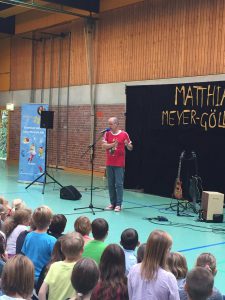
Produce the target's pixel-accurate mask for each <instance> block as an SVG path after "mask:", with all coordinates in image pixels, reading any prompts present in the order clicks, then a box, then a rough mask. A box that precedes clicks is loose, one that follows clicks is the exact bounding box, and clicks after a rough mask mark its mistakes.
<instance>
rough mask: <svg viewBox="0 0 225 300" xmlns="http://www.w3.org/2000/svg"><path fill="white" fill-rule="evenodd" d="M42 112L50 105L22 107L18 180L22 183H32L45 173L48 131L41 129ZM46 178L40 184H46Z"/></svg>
mask: <svg viewBox="0 0 225 300" xmlns="http://www.w3.org/2000/svg"><path fill="white" fill-rule="evenodd" d="M42 110H48V105H47V104H23V105H22V110H21V134H20V156H19V178H18V181H20V182H32V181H33V180H35V179H36V178H38V176H40V175H41V174H43V173H44V171H45V150H46V129H45V128H40V122H41V111H42ZM44 177H45V176H42V177H41V178H40V179H39V180H38V182H44Z"/></svg>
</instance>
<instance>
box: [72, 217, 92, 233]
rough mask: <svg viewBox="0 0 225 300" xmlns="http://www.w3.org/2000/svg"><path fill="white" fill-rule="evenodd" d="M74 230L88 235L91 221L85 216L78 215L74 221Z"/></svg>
mask: <svg viewBox="0 0 225 300" xmlns="http://www.w3.org/2000/svg"><path fill="white" fill-rule="evenodd" d="M74 230H75V231H76V232H79V233H80V234H81V235H83V236H84V235H89V233H90V232H91V221H90V220H89V219H88V218H87V217H85V216H80V217H79V218H77V219H76V221H75V223H74Z"/></svg>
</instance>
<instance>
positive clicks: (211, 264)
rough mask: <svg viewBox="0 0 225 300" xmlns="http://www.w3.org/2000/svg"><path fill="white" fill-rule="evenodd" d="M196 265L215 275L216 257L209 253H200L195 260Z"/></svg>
mask: <svg viewBox="0 0 225 300" xmlns="http://www.w3.org/2000/svg"><path fill="white" fill-rule="evenodd" d="M196 267H203V268H206V269H208V270H209V271H210V272H212V274H213V276H215V275H216V273H217V269H216V258H215V256H214V255H212V254H211V253H202V254H200V255H199V257H198V258H197V261H196Z"/></svg>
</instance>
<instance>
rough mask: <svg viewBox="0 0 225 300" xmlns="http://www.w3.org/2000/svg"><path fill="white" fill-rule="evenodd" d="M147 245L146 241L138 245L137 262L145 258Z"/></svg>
mask: <svg viewBox="0 0 225 300" xmlns="http://www.w3.org/2000/svg"><path fill="white" fill-rule="evenodd" d="M146 245H147V244H146V243H143V244H141V245H140V246H139V247H138V250H137V263H138V264H139V263H141V262H142V260H143V258H144V255H145V249H146Z"/></svg>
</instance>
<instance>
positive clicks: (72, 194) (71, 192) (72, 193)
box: [60, 185, 82, 200]
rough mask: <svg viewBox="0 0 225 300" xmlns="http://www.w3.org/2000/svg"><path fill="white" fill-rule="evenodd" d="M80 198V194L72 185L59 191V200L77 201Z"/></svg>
mask: <svg viewBox="0 0 225 300" xmlns="http://www.w3.org/2000/svg"><path fill="white" fill-rule="evenodd" d="M81 197H82V195H81V193H80V192H79V191H78V190H77V189H76V188H75V187H74V186H73V185H68V186H64V187H62V188H61V189H60V198H61V199H66V200H79V199H80V198H81Z"/></svg>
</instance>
